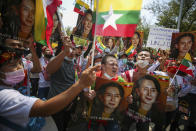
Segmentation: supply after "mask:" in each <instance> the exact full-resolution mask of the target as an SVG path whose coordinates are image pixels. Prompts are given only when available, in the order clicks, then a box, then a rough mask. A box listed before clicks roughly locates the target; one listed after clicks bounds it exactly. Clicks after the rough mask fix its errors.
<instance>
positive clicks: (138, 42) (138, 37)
mask: <svg viewBox="0 0 196 131" xmlns="http://www.w3.org/2000/svg"><path fill="white" fill-rule="evenodd" d="M131 45H133V46H134V47H135V48H136V50H137V52H139V51H140V50H141V48H142V43H141V35H140V33H139V32H137V31H136V32H135V33H134V35H133V37H131Z"/></svg>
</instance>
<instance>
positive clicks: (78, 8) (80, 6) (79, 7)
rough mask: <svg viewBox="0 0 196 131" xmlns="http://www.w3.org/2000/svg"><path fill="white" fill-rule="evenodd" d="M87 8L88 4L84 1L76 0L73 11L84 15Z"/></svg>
mask: <svg viewBox="0 0 196 131" xmlns="http://www.w3.org/2000/svg"><path fill="white" fill-rule="evenodd" d="M88 9H89V5H88V4H86V3H84V2H83V1H81V0H76V4H75V7H74V11H75V12H77V13H79V14H81V15H84V14H85V12H86V11H87V10H88Z"/></svg>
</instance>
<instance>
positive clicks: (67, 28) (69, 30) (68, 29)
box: [65, 26, 72, 36]
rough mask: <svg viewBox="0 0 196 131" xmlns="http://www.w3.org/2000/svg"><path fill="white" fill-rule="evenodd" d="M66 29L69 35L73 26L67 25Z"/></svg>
mask: <svg viewBox="0 0 196 131" xmlns="http://www.w3.org/2000/svg"><path fill="white" fill-rule="evenodd" d="M65 31H66V33H67V35H68V36H70V35H71V33H72V28H71V27H70V26H68V27H65Z"/></svg>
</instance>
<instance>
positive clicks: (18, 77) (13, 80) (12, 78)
mask: <svg viewBox="0 0 196 131" xmlns="http://www.w3.org/2000/svg"><path fill="white" fill-rule="evenodd" d="M4 74H5V79H2V81H3V83H5V84H6V85H11V86H14V85H16V84H18V83H20V82H21V81H23V80H24V78H25V73H24V69H19V70H17V71H14V72H7V73H4Z"/></svg>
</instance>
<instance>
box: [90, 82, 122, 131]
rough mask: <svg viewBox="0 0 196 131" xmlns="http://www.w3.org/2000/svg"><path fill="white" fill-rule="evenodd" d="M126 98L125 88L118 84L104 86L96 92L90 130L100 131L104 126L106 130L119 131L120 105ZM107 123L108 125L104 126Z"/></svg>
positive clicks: (111, 83) (110, 83) (112, 83)
mask: <svg viewBox="0 0 196 131" xmlns="http://www.w3.org/2000/svg"><path fill="white" fill-rule="evenodd" d="M123 97H124V90H123V87H122V86H121V85H120V84H119V83H116V82H109V83H105V84H102V85H101V86H100V88H99V89H98V90H97V91H96V97H95V99H94V102H93V105H92V109H91V113H90V119H91V120H90V123H91V126H90V129H93V131H94V130H95V131H96V130H98V128H99V125H100V124H102V126H103V128H104V129H105V130H112V131H119V130H120V127H119V120H120V119H121V112H120V110H119V105H120V103H121V101H122V98H123ZM104 122H106V123H107V124H103V123H104Z"/></svg>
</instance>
